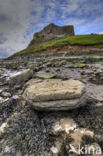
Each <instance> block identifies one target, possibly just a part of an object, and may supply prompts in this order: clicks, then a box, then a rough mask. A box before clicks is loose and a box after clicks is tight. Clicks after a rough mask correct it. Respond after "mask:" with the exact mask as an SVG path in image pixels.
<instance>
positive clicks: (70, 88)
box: [23, 79, 87, 110]
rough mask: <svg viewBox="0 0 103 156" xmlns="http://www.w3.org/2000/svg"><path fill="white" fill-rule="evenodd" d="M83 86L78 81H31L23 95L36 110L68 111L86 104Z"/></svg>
mask: <svg viewBox="0 0 103 156" xmlns="http://www.w3.org/2000/svg"><path fill="white" fill-rule="evenodd" d="M85 92H86V90H85V86H84V84H83V83H82V82H80V81H78V80H73V79H70V80H66V81H63V80H61V79H45V80H40V79H36V80H35V79H32V80H30V81H29V82H28V83H27V88H26V89H25V91H24V93H23V97H24V99H25V100H26V101H27V102H28V103H30V104H31V105H32V106H33V107H34V108H35V109H37V110H69V109H74V108H77V107H80V106H83V105H85V104H86V102H87V96H86V94H85Z"/></svg>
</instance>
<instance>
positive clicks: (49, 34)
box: [29, 23, 75, 46]
mask: <svg viewBox="0 0 103 156" xmlns="http://www.w3.org/2000/svg"><path fill="white" fill-rule="evenodd" d="M74 35H75V33H74V26H72V25H68V26H62V27H60V26H57V25H55V24H53V23H51V24H49V25H47V26H46V27H45V28H44V29H43V30H41V31H40V32H37V33H35V34H34V36H33V40H32V41H31V43H30V44H29V46H32V45H34V44H37V43H40V42H44V41H48V40H51V39H54V38H61V37H66V36H74Z"/></svg>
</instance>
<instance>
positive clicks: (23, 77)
mask: <svg viewBox="0 0 103 156" xmlns="http://www.w3.org/2000/svg"><path fill="white" fill-rule="evenodd" d="M32 76H33V71H32V70H30V69H25V70H23V71H21V72H20V73H18V74H17V75H14V76H12V77H10V79H9V84H10V85H14V84H19V83H22V82H25V81H27V80H29V79H30V78H31V77H32Z"/></svg>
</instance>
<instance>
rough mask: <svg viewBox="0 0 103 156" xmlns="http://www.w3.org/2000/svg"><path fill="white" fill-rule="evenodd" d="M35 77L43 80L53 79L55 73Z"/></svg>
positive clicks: (38, 74) (40, 74) (37, 74)
mask: <svg viewBox="0 0 103 156" xmlns="http://www.w3.org/2000/svg"><path fill="white" fill-rule="evenodd" d="M35 77H37V78H42V79H51V78H54V77H55V74H53V73H36V74H35Z"/></svg>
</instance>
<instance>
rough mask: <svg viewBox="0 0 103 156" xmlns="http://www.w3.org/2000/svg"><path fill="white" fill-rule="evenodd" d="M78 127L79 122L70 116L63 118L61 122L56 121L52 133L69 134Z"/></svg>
mask: <svg viewBox="0 0 103 156" xmlns="http://www.w3.org/2000/svg"><path fill="white" fill-rule="evenodd" d="M76 127H77V124H76V123H75V121H74V120H73V119H72V118H70V117H67V118H62V119H61V120H60V121H59V122H56V123H55V124H54V125H53V126H52V134H53V135H58V134H60V133H62V132H65V133H67V134H69V133H70V132H71V131H73V130H74V129H75V128H76Z"/></svg>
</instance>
